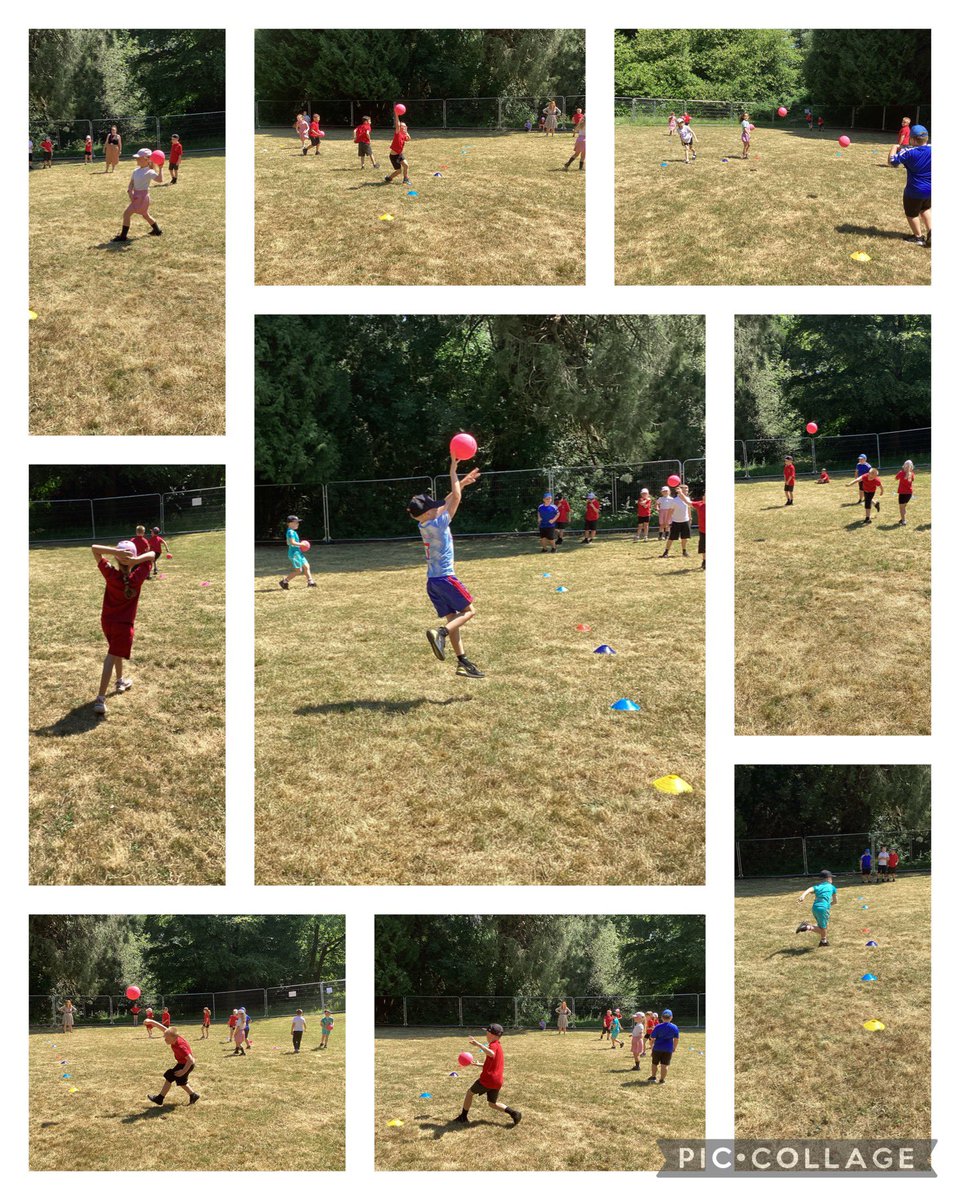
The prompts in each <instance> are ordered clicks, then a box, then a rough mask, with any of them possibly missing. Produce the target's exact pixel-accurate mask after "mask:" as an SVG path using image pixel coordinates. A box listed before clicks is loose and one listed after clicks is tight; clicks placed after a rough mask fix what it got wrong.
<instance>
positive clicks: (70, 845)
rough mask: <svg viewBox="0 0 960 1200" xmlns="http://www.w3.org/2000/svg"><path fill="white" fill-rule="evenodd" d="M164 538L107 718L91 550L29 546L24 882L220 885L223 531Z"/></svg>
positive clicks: (98, 581) (97, 580) (99, 590)
mask: <svg viewBox="0 0 960 1200" xmlns="http://www.w3.org/2000/svg"><path fill="white" fill-rule="evenodd" d="M170 544H171V549H172V551H173V555H174V557H173V559H172V560H169V561H168V560H166V559H164V560H163V561H162V563H161V565H160V571H161V573H162V574H163V576H164V577H163V578H157V579H151V580H148V581H147V582H145V583H144V584H143V589H142V591H141V593H140V605H139V609H138V612H137V622H136V637H135V639H134V644H133V658H132V659H131V660H130V663H129V664H128V667H127V669H126V672H125V673H126V674H127V675H128V676H129V677H131V678H132V679H133V687H132V688H131V689H130V691H128V692H126V693H124V694H123V695H122V696H116V695H112V694H111V695H108V697H107V716H106V718H98V717H97V716H96V715H95V714H94V712H93V701H94V699H95V698H96V695H97V689H98V687H99V683H100V670H101V667H102V665H103V658H104V655H105V654H106V648H107V647H106V640H105V638H104V636H103V633H102V631H101V629H100V608H101V604H102V600H103V579H102V577H101V575H100V572H99V571H98V570H97V564H96V562H95V561H94V558H93V555H92V554H91V553H90V549H89V547H87V546H74V547H69V548H64V547H57V548H51V549H42V550H40V549H35V550H31V551H30V882H31V883H36V884H104V883H106V884H143V885H147V884H215V883H223V880H224V844H223V838H224V743H225V731H224V590H225V589H224V583H225V574H224V572H225V563H224V535H223V534H222V533H201V534H191V535H188V536H185V537H182V538H174V539H172V540H171V543H170ZM203 582H208V583H209V585H210V586H209V587H201V586H200V585H201V583H203Z"/></svg>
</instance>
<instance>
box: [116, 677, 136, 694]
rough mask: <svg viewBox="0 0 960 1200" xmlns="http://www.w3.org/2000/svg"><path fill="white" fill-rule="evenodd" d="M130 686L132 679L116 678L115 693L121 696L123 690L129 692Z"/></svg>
mask: <svg viewBox="0 0 960 1200" xmlns="http://www.w3.org/2000/svg"><path fill="white" fill-rule="evenodd" d="M132 687H133V680H132V679H118V680H117V695H118V696H121V695H123V693H124V692H129V691H130V689H131V688H132Z"/></svg>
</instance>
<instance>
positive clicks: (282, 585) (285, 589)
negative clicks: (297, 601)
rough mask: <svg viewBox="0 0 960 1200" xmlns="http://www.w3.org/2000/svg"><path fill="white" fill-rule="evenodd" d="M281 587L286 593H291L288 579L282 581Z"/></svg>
mask: <svg viewBox="0 0 960 1200" xmlns="http://www.w3.org/2000/svg"><path fill="white" fill-rule="evenodd" d="M280 586H281V587H282V588H283V590H284V591H285V592H289V591H290V584H289V583H288V582H287V581H286V579H281V580H280Z"/></svg>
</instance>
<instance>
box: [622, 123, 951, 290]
mask: <svg viewBox="0 0 960 1200" xmlns="http://www.w3.org/2000/svg"><path fill="white" fill-rule="evenodd" d="M694 128H695V130H696V133H697V137H698V138H699V139H700V140H699V144H698V145H697V146H696V150H697V161H696V162H695V163H692V164H691V165H689V166H687V165H685V164H684V162H683V150H682V147H681V145H680V141H679V139H678V137H677V135H676V134H674V136H673V137H669V136H668V135H667V132H666V129H665V127H664V126H658V127H656V128H651V127H648V126H638V127H623V126H619V127H618V128H617V134H616V137H617V151H616V172H615V177H616V242H617V246H616V281H617V283H620V284H661V285H663V284H717V285H719V284H736V285H743V284H774V285H786V284H792V285H804V284H843V285H856V284H864V285H875V284H929V283H930V253H931V252H930V251H929V250H928V249H926V248H925V247H923V246H911V245H908V244H907V243H906V242H904V241H903V235H904V234H906V233H909V227H908V225H907V221H906V218H905V217H904V215H903V203H902V199H901V197H902V194H903V187H904V183H905V181H906V172H905V171H904V170H903V169H902V168H900V167H897V168H894V167H889V166H888V165H887V161H886V156H887V153H888V152H889V150H890V146H891V144H892V143H891V141H890V136H892V135H888V136H886V137H884V136H883V135H880V134H874V133H865V132H864V133H860V132H854V133H853V134H852V137H853V144H852V145H851V146H850V147H849V149H847V150H841V149H840V147H839V146H838V145H837V141H836V137H835V136H834V135H833V134H831V133H824V134H822V135H821V134H817V133H808V132H807V131H806V130H783V129H760V128H758V129H757V131H756V132H755V134H754V135H753V144H752V147H751V155H750V158H749V159H748V160H746V161H744V160H743V159H742V158H741V157H740V152H741V146H740V130H739V126H737V125H736V124H730V125H727V126H717V125H710V124H704V125H701V124H700V123H697V124H696V125H695V126H694ZM723 159H727V160H728V161H727V162H724V161H723ZM663 163H666V166H662V165H661V164H663ZM860 251H863V252H865V253H867V254H869V255H870V257H871V261H870V262H868V263H861V262H853V261H852V260H851V258H850V255H851V254H853V253H856V252H860Z"/></svg>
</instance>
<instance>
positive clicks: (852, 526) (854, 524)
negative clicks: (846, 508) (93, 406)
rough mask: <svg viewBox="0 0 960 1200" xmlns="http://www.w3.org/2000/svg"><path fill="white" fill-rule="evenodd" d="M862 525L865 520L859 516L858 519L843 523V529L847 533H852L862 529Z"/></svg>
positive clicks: (864, 523)
mask: <svg viewBox="0 0 960 1200" xmlns="http://www.w3.org/2000/svg"><path fill="white" fill-rule="evenodd" d="M870 524H871V525H872V524H873V522H872V521H871V522H870ZM864 525H866V521H864V520H863V518H862V517H861V518H860V520H858V521H849V522H848V523H847V524H846V525H844V529H846V531H847V533H853V532H854V531H855V530H857V529H863V527H864Z"/></svg>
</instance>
